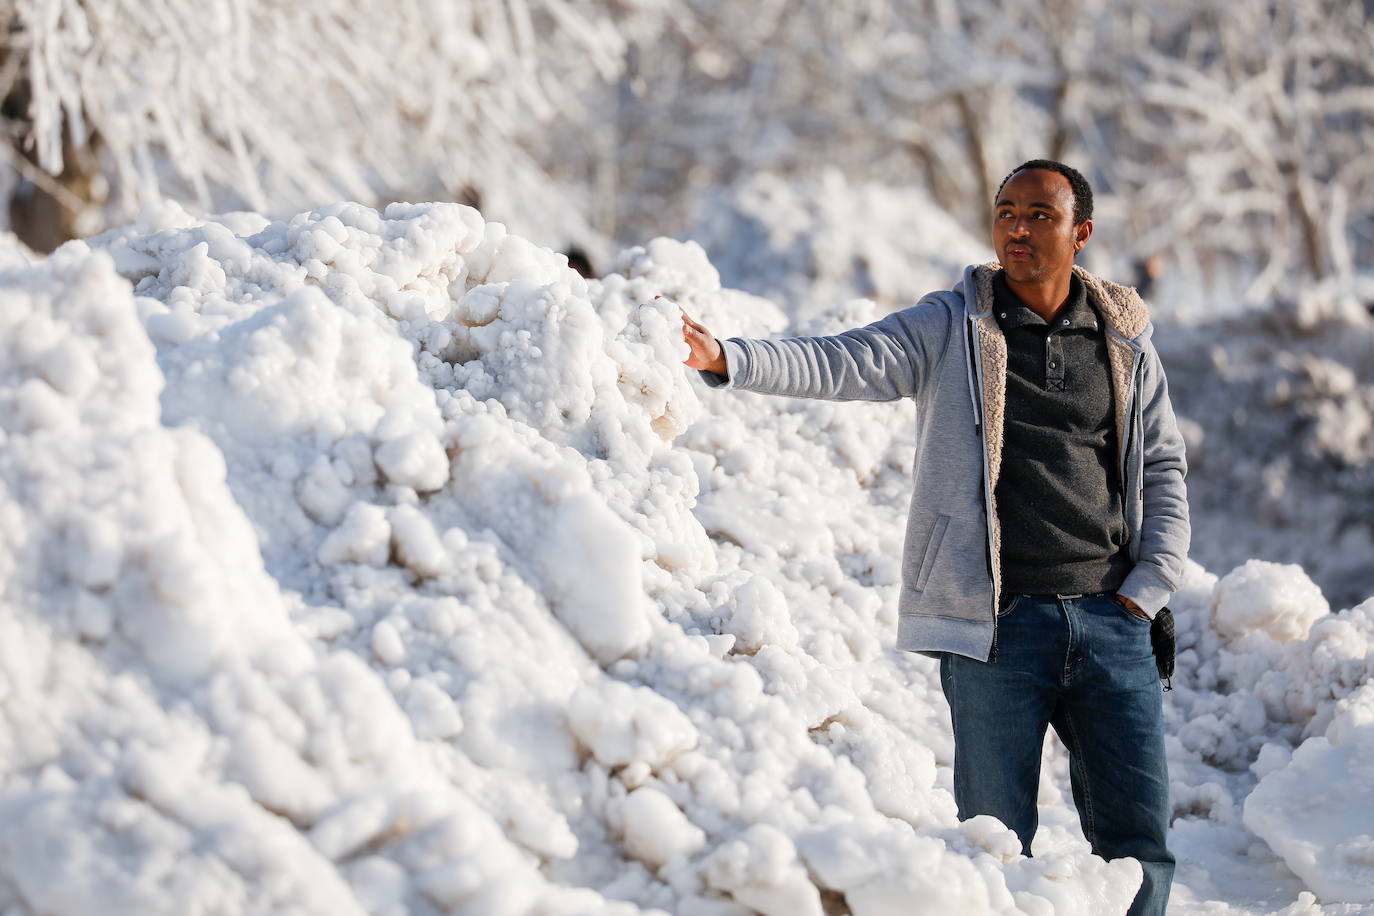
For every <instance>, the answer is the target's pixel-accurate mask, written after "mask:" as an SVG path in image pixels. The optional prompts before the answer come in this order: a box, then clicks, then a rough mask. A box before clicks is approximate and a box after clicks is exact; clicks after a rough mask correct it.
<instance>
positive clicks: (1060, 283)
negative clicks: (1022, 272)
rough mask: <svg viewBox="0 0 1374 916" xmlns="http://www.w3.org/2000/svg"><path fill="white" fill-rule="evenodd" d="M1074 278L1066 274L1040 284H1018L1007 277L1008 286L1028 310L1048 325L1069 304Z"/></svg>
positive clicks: (1070, 274)
mask: <svg viewBox="0 0 1374 916" xmlns="http://www.w3.org/2000/svg"><path fill="white" fill-rule="evenodd" d="M1072 277H1073V274H1072V273H1065V274H1063V275H1061V276H1057V277H1053V278H1051V279H1048V280H1045V281H1042V282H1040V283H1017V282H1016V281H1015V280H1013V279H1012V278H1011V277H1007V286H1008V288H1010V289H1011V291H1012V292H1014V293H1016V297H1017V298H1018V299H1020V300H1021V302H1022V303H1024V304H1025V306H1026V308H1028V309H1030V310H1031V311H1032V312H1034V313H1035V314H1037V315H1039V316H1040V318H1041V319H1042V320H1044V321H1045V322H1047V323H1048V322H1049V321H1050V320H1051V319H1053V318H1054V316H1055V315H1057V314H1059V310H1060V309H1062V308H1063V307H1064V306H1065V305H1066V304H1067V303H1068V301H1069V289H1070V280H1071V279H1072Z"/></svg>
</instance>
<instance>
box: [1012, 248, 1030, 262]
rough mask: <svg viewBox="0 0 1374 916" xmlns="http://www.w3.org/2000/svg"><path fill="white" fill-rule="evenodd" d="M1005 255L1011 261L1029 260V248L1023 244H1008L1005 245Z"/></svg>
mask: <svg viewBox="0 0 1374 916" xmlns="http://www.w3.org/2000/svg"><path fill="white" fill-rule="evenodd" d="M1006 252H1007V257H1008V258H1010V259H1011V260H1013V261H1029V260H1030V256H1031V250H1030V249H1029V248H1027V247H1026V246H1025V245H1008V246H1007V247H1006Z"/></svg>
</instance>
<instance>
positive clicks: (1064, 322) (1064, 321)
mask: <svg viewBox="0 0 1374 916" xmlns="http://www.w3.org/2000/svg"><path fill="white" fill-rule="evenodd" d="M1068 323H1069V319H1067V318H1065V319H1064V320H1063V321H1061V322H1060V324H1068Z"/></svg>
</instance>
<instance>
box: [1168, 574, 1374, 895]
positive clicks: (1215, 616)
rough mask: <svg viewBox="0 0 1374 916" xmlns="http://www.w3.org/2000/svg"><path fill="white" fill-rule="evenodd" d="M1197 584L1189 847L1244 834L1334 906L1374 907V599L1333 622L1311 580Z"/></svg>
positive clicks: (1179, 740) (1185, 612)
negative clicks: (1249, 834) (1346, 903)
mask: <svg viewBox="0 0 1374 916" xmlns="http://www.w3.org/2000/svg"><path fill="white" fill-rule="evenodd" d="M1189 579H1190V581H1189V583H1188V585H1187V586H1186V587H1185V588H1184V589H1183V590H1182V591H1180V593H1179V594H1178V595H1177V596H1176V597H1175V599H1174V601H1173V602H1172V605H1173V608H1174V610H1175V613H1176V615H1177V619H1178V622H1179V625H1180V626H1179V634H1178V637H1179V639H1178V648H1179V656H1178V665H1179V669H1178V677H1177V678H1176V679H1175V682H1174V683H1175V688H1176V689H1175V690H1174V691H1172V692H1171V693H1170V694H1169V695H1168V696H1169V699H1170V703H1168V704H1167V705H1166V711H1167V714H1168V730H1169V732H1170V735H1171V737H1170V739H1169V750H1170V758H1171V772H1172V778H1173V793H1172V794H1173V797H1174V806H1175V815H1176V816H1177V817H1179V818H1181V820H1180V821H1179V822H1177V823H1176V825H1175V833H1176V835H1178V836H1180V837H1182V844H1181V845H1183V846H1184V847H1185V849H1186V848H1189V847H1191V846H1193V845H1194V844H1196V845H1199V846H1201V845H1204V844H1210V845H1213V846H1226V845H1230V844H1232V843H1235V842H1236V841H1237V839H1238V834H1239V833H1240V832H1241V829H1242V828H1244V829H1245V830H1248V831H1253V833H1254V834H1255V835H1257V836H1259V837H1260V838H1262V839H1263V840H1264V841H1265V842H1266V843H1267V844H1268V845H1269V847H1270V848H1271V849H1272V850H1273V851H1274V852H1275V853H1277V854H1278V855H1279V856H1280V857H1282V859H1283V861H1284V862H1285V863H1286V864H1287V866H1288V867H1289V868H1290V869H1292V871H1293V872H1294V873H1295V874H1296V875H1297V876H1298V877H1299V878H1300V879H1301V880H1302V881H1303V883H1304V885H1305V886H1306V887H1307V888H1308V889H1310V890H1312V891H1315V892H1316V893H1317V894H1318V895H1319V896H1320V897H1321V898H1322V899H1323V900H1326V901H1350V902H1364V903H1371V902H1374V854H1372V853H1374V834H1371V832H1370V825H1371V824H1374V771H1371V769H1370V767H1369V760H1370V755H1371V754H1372V753H1374V598H1371V599H1370V600H1367V601H1365V602H1364V603H1362V604H1360V605H1359V606H1357V607H1355V608H1351V609H1349V610H1343V611H1340V612H1338V613H1329V609H1328V606H1327V603H1326V600H1325V599H1324V598H1323V597H1322V595H1321V592H1320V591H1319V590H1318V589H1317V588H1316V586H1315V585H1313V583H1312V581H1311V580H1310V579H1309V578H1308V577H1307V575H1306V574H1305V573H1304V572H1303V571H1302V570H1301V569H1300V568H1299V567H1297V566H1280V565H1277V564H1272V563H1265V562H1263V561H1259V560H1252V561H1250V562H1248V563H1246V564H1245V565H1243V566H1241V567H1239V568H1237V569H1236V570H1234V571H1232V572H1231V573H1230V574H1228V575H1227V576H1225V577H1223V578H1222V579H1221V580H1220V581H1217V580H1216V579H1215V577H1213V576H1210V575H1208V574H1206V573H1204V572H1202V571H1201V569H1200V568H1198V567H1196V566H1193V567H1192V571H1191V573H1190V577H1189ZM1201 819H1206V821H1207V822H1209V823H1208V825H1207V827H1203V826H1202V824H1201V823H1200V820H1201ZM1228 834H1229V836H1228ZM1176 845H1179V844H1176ZM1247 854H1249V855H1253V852H1251V853H1247Z"/></svg>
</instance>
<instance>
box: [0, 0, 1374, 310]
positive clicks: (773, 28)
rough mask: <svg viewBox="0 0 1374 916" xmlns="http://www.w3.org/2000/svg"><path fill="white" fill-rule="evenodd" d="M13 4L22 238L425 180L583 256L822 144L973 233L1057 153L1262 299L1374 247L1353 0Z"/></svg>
mask: <svg viewBox="0 0 1374 916" xmlns="http://www.w3.org/2000/svg"><path fill="white" fill-rule="evenodd" d="M3 34H4V35H5V43H4V47H3V49H0V97H3V107H2V108H0V117H3V126H4V130H5V132H6V140H5V142H4V144H3V149H4V150H5V157H4V163H5V165H4V166H0V172H2V173H3V175H2V176H0V194H3V195H4V196H5V197H6V198H7V199H8V201H9V208H8V209H9V213H10V225H11V227H12V228H13V230H14V231H15V232H17V233H18V234H19V235H20V236H21V238H23V239H24V240H25V241H26V242H27V243H28V244H30V245H31V246H32V247H34V248H37V249H40V250H46V249H48V248H51V247H52V246H53V245H55V244H57V243H58V242H60V241H61V240H62V239H65V238H70V237H73V236H76V235H83V234H88V233H90V232H94V231H98V230H99V229H101V228H103V227H104V226H106V225H109V224H113V223H116V222H119V221H124V220H127V219H129V218H130V217H131V216H132V215H133V214H134V213H135V212H136V210H137V207H138V206H139V204H141V203H142V202H144V201H147V200H151V199H155V198H159V197H164V196H166V197H172V198H174V199H177V200H179V201H182V202H183V203H185V204H187V205H188V206H191V207H192V208H198V209H201V210H207V211H222V210H226V209H234V208H245V207H246V208H251V209H254V210H257V211H259V212H263V213H266V214H268V215H273V216H281V215H286V214H289V213H292V212H295V211H298V210H300V209H304V208H309V207H312V206H316V205H320V204H323V203H325V202H329V201H333V200H337V199H340V198H344V197H347V198H353V199H357V200H360V201H363V202H365V203H370V204H377V203H382V202H385V201H387V200H393V199H406V198H409V199H416V198H442V199H457V200H463V201H466V202H470V203H478V204H480V206H481V208H482V209H483V212H484V214H485V215H486V216H487V217H488V218H489V219H499V220H502V221H505V222H507V223H509V224H510V225H511V226H512V228H513V229H515V230H516V231H518V232H520V233H522V234H524V235H527V236H529V237H532V238H534V239H536V240H538V241H540V242H542V243H545V244H549V245H553V246H563V247H566V246H568V245H570V244H576V245H578V246H579V247H581V248H583V249H585V250H586V251H587V252H588V253H589V254H590V256H591V258H592V261H593V262H594V265H595V264H604V263H606V260H607V258H608V257H609V255H610V254H611V253H613V252H614V250H615V249H616V248H617V247H619V246H620V245H623V244H627V243H637V242H641V241H643V240H645V239H647V238H649V237H652V236H653V235H658V234H667V235H679V236H680V235H683V234H688V233H693V232H698V231H700V227H701V226H702V225H703V221H704V219H705V217H706V216H707V215H708V214H707V213H706V212H705V211H707V210H709V209H710V208H716V207H719V206H720V203H721V200H722V196H723V195H724V196H725V197H726V198H728V196H729V195H730V194H731V193H734V192H735V191H736V190H737V189H742V188H745V187H748V186H749V184H750V182H752V181H753V180H755V179H756V178H757V177H758V176H761V175H766V176H771V177H775V178H780V179H782V180H783V181H787V182H796V183H797V186H798V187H799V188H806V187H807V185H806V182H808V181H812V180H815V179H817V178H818V177H819V176H821V175H823V174H835V173H838V174H839V175H840V176H842V177H844V178H846V179H848V180H849V181H850V182H852V183H859V182H862V183H867V184H874V183H876V184H883V185H887V186H890V187H892V188H894V189H911V188H918V189H921V190H922V191H923V192H924V194H925V195H926V197H927V198H928V199H929V201H930V202H931V204H932V205H933V206H936V207H939V208H940V209H942V210H944V211H946V212H948V213H950V214H952V215H953V216H954V217H955V218H956V219H957V220H958V222H959V223H960V224H962V226H963V227H964V228H965V229H966V230H968V231H969V232H970V233H972V234H973V236H974V237H975V238H983V237H985V235H986V232H985V229H986V220H987V213H988V202H989V199H990V197H991V195H992V192H993V190H994V189H995V187H996V185H997V183H998V182H999V181H1000V180H1001V178H1002V176H1003V175H1004V174H1005V172H1006V171H1007V169H1009V168H1010V167H1011V166H1012V165H1014V164H1015V163H1016V162H1019V161H1021V160H1023V159H1026V158H1030V157H1033V156H1051V157H1054V158H1063V159H1066V160H1068V161H1071V162H1073V163H1076V164H1078V165H1080V166H1082V167H1083V168H1084V170H1085V171H1086V172H1088V173H1089V176H1090V177H1091V178H1092V179H1093V180H1094V181H1095V185H1096V187H1097V188H1098V189H1099V212H1100V214H1101V217H1102V218H1101V219H1100V221H1099V222H1100V226H1099V229H1100V230H1102V229H1106V230H1108V231H1109V232H1110V238H1109V240H1108V241H1109V244H1105V245H1100V246H1096V250H1094V252H1093V253H1092V254H1093V255H1094V256H1095V257H1110V259H1111V263H1110V264H1104V265H1101V266H1102V267H1104V268H1110V269H1111V270H1112V272H1113V273H1114V274H1116V275H1122V274H1125V276H1124V277H1123V278H1124V279H1128V280H1130V279H1136V280H1139V281H1142V282H1148V280H1149V275H1150V274H1151V273H1152V272H1153V273H1158V272H1159V270H1160V266H1161V265H1168V271H1169V273H1170V275H1171V276H1172V277H1173V278H1174V280H1175V281H1176V282H1175V286H1174V292H1175V293H1176V294H1177V293H1178V292H1179V291H1180V290H1184V289H1187V290H1192V291H1194V295H1195V296H1196V297H1197V298H1199V299H1200V300H1205V299H1206V298H1207V297H1209V296H1212V297H1215V295H1216V293H1218V292H1220V293H1224V294H1226V295H1225V297H1224V298H1226V299H1227V300H1228V301H1238V302H1240V301H1243V302H1248V303H1258V302H1264V301H1268V300H1269V299H1271V298H1272V297H1274V296H1275V295H1289V294H1291V288H1292V287H1295V286H1300V285H1303V284H1309V285H1310V284H1312V283H1317V282H1335V283H1345V284H1347V285H1348V284H1349V283H1350V282H1351V279H1352V277H1353V276H1354V274H1355V273H1356V272H1357V265H1360V264H1364V263H1369V262H1370V260H1371V254H1374V164H1372V163H1374V160H1371V158H1370V157H1369V156H1368V155H1366V154H1365V151H1366V150H1367V149H1369V148H1371V146H1374V72H1371V71H1372V70H1374V33H1372V32H1371V29H1370V23H1369V20H1368V13H1367V11H1366V9H1365V7H1364V5H1363V4H1361V3H1359V2H1355V0H1299V2H1294V3H1285V4H1272V3H1269V2H1265V0H1198V2H1191V0H1189V2H1185V0H1155V2H1152V3H1148V4H1141V3H1138V2H1135V0H1006V2H993V0H968V2H959V3H956V2H953V0H755V2H752V3H748V4H731V3H722V2H719V0H472V2H468V3H461V4H452V3H445V2H439V0H399V2H394V3H386V4H381V3H375V4H356V3H345V2H342V0H323V2H321V3H314V4H307V5H300V4H288V3H284V2H273V0H239V2H233V0H220V2H209V3H195V4H191V3H186V2H184V0H177V2H162V3H155V2H152V0H128V2H122V3H114V2H112V0H17V2H15V3H14V4H13V5H12V6H11V7H10V11H9V13H8V14H7V20H6V21H5V25H4V30H3ZM740 193H742V192H740ZM804 193H805V192H804ZM703 241H704V242H705V243H706V244H707V245H708V248H709V247H711V244H712V240H711V239H709V238H704V239H703ZM719 253H720V252H719V251H713V254H719ZM856 269H858V268H856ZM741 282H746V280H741ZM1175 298H1177V296H1176V297H1175Z"/></svg>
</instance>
